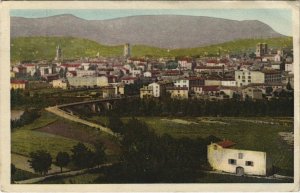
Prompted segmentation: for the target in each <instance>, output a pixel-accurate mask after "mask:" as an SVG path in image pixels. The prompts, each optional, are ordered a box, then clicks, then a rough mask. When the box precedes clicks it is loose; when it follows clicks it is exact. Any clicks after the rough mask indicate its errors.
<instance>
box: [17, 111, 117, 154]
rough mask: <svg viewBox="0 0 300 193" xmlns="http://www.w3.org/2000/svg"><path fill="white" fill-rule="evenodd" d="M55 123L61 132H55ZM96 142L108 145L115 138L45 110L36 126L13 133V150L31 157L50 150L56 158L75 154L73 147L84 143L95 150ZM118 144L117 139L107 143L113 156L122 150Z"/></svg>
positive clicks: (20, 128) (27, 126) (33, 123)
mask: <svg viewBox="0 0 300 193" xmlns="http://www.w3.org/2000/svg"><path fill="white" fill-rule="evenodd" d="M59 121H61V122H64V123H65V125H61V124H58V125H57V122H59ZM52 124H56V126H55V128H57V129H59V130H60V132H57V131H56V130H55V131H53V128H51V125H52ZM66 125H69V127H68V128H65V127H66ZM57 126H58V127H57ZM66 134H68V135H66ZM88 136H93V138H91V139H90V140H87V138H89V137H88ZM83 138H84V139H83ZM96 139H99V141H101V142H103V141H104V142H106V141H107V140H109V139H111V138H110V137H108V136H107V134H104V133H102V132H99V131H97V130H96V129H94V128H90V127H88V126H84V125H81V124H79V123H74V122H71V121H68V120H65V119H62V118H60V117H57V116H55V115H53V114H51V113H48V112H45V111H42V113H41V117H39V118H38V119H36V120H35V121H33V122H32V123H30V124H27V125H24V126H22V127H18V128H15V129H14V130H13V132H12V134H11V151H12V152H13V153H17V154H20V155H24V156H27V157H28V156H29V154H30V152H32V151H37V150H40V149H43V150H46V151H48V152H49V153H50V154H51V156H52V157H55V156H56V155H57V153H58V152H59V151H65V152H68V153H71V148H72V147H73V146H74V145H76V144H77V143H78V142H81V141H83V142H84V144H85V145H86V146H87V147H89V148H90V149H93V148H94V147H93V142H94V141H93V140H96ZM114 141H115V140H114V139H111V140H110V143H105V144H107V152H108V154H109V155H112V154H113V153H114V152H115V151H117V149H118V145H117V144H115V143H114ZM112 157H114V155H112Z"/></svg>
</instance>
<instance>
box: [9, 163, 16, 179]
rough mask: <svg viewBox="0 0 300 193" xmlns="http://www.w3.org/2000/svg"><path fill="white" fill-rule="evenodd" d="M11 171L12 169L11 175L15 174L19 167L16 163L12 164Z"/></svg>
mask: <svg viewBox="0 0 300 193" xmlns="http://www.w3.org/2000/svg"><path fill="white" fill-rule="evenodd" d="M10 171H11V175H12V176H13V175H15V173H16V171H17V169H16V166H15V165H14V164H10Z"/></svg>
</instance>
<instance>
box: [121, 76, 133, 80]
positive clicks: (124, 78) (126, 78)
mask: <svg viewBox="0 0 300 193" xmlns="http://www.w3.org/2000/svg"><path fill="white" fill-rule="evenodd" d="M122 80H137V78H136V77H123V78H122Z"/></svg>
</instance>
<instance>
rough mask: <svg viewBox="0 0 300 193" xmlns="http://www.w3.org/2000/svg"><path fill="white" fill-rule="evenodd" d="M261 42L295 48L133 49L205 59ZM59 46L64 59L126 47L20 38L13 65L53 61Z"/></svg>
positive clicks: (286, 41)
mask: <svg viewBox="0 0 300 193" xmlns="http://www.w3.org/2000/svg"><path fill="white" fill-rule="evenodd" d="M258 42H265V43H267V44H268V45H269V47H270V48H283V47H291V46H292V38H291V37H283V38H270V39H246V40H237V41H232V42H226V43H223V44H218V45H211V46H205V47H199V48H188V49H174V50H169V51H168V50H167V49H162V48H155V47H149V46H143V45H134V46H132V48H131V50H132V51H131V52H132V55H133V56H134V57H140V56H147V55H148V56H153V57H165V56H204V55H216V54H217V53H218V51H219V50H220V51H221V53H242V52H250V51H254V49H255V45H256V44H257V43H258ZM57 45H60V46H61V48H62V50H63V56H64V58H65V59H74V58H80V57H95V56H96V55H97V53H98V52H99V54H100V55H101V56H121V55H122V53H123V46H122V45H120V46H105V45H101V44H98V43H97V42H94V41H91V40H87V39H80V38H72V37H19V38H14V39H12V40H11V61H12V63H15V62H19V61H33V60H51V59H54V57H55V50H56V46H57Z"/></svg>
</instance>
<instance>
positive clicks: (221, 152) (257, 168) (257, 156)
mask: <svg viewBox="0 0 300 193" xmlns="http://www.w3.org/2000/svg"><path fill="white" fill-rule="evenodd" d="M233 145H234V143H233V142H231V141H221V142H218V143H212V144H210V145H208V147H207V159H208V162H209V164H210V166H211V167H212V168H213V169H214V170H218V171H223V172H229V173H235V174H237V175H245V174H246V175H247V174H248V175H259V176H266V175H269V174H271V173H272V162H271V159H270V157H269V156H267V153H266V152H260V151H250V150H241V149H232V148H230V147H232V146H233Z"/></svg>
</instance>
